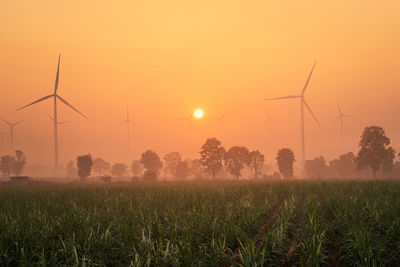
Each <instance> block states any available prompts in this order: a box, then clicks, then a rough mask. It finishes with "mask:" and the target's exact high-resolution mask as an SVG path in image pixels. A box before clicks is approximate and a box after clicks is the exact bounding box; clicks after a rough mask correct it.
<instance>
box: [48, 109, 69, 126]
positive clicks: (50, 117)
mask: <svg viewBox="0 0 400 267" xmlns="http://www.w3.org/2000/svg"><path fill="white" fill-rule="evenodd" d="M46 114H47V116H48V117H49V119H50V120H51V121H53V122H54V118H53V116H51V115H50V114H49V113H47V112H46ZM70 122H71V121H59V122H58V125H62V124H66V123H70Z"/></svg>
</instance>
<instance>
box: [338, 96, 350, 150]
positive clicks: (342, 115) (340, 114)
mask: <svg viewBox="0 0 400 267" xmlns="http://www.w3.org/2000/svg"><path fill="white" fill-rule="evenodd" d="M337 106H338V109H339V116H338V117H337V118H336V120H335V122H336V121H337V120H340V138H341V142H342V145H343V118H345V117H347V118H350V117H351V116H350V115H347V114H343V112H342V109H341V108H340V105H339V103H338V104H337Z"/></svg>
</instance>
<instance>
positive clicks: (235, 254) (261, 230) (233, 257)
mask: <svg viewBox="0 0 400 267" xmlns="http://www.w3.org/2000/svg"><path fill="white" fill-rule="evenodd" d="M282 204H283V198H281V199H279V200H278V202H277V203H276V204H275V205H274V207H273V208H272V210H271V212H269V214H266V216H265V217H267V218H266V220H265V222H264V223H263V224H262V225H261V226H260V228H258V230H257V234H255V235H254V236H253V238H252V240H253V242H254V243H255V244H256V245H258V244H259V243H260V241H261V239H262V237H263V236H264V235H265V233H266V232H267V231H268V228H270V227H271V226H272V225H273V224H274V222H275V221H276V217H277V216H278V213H279V209H280V208H281V206H282ZM239 249H240V248H237V249H236V250H235V251H234V252H233V253H232V255H231V256H230V257H229V263H227V264H223V265H221V267H226V266H233V265H234V264H235V263H236V262H238V260H239V259H240V254H239Z"/></svg>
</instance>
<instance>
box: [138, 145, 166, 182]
mask: <svg viewBox="0 0 400 267" xmlns="http://www.w3.org/2000/svg"><path fill="white" fill-rule="evenodd" d="M140 163H142V164H143V165H144V167H145V169H146V172H145V173H144V175H143V178H149V179H154V176H155V179H157V176H158V175H159V174H160V170H161V169H162V167H163V163H162V162H161V160H160V157H159V156H158V155H157V153H156V152H154V151H152V150H147V151H146V152H144V153H142V158H141V159H140Z"/></svg>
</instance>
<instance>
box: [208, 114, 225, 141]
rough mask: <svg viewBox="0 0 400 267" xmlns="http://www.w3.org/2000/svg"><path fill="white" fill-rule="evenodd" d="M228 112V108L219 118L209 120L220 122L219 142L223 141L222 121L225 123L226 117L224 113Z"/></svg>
mask: <svg viewBox="0 0 400 267" xmlns="http://www.w3.org/2000/svg"><path fill="white" fill-rule="evenodd" d="M227 111H228V108H226V109H225V111H224V113H222V116H221V117H219V118H215V119H210V120H212V121H219V122H220V127H221V129H220V130H221V142H222V141H223V139H224V121H225V116H226V112H227Z"/></svg>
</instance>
